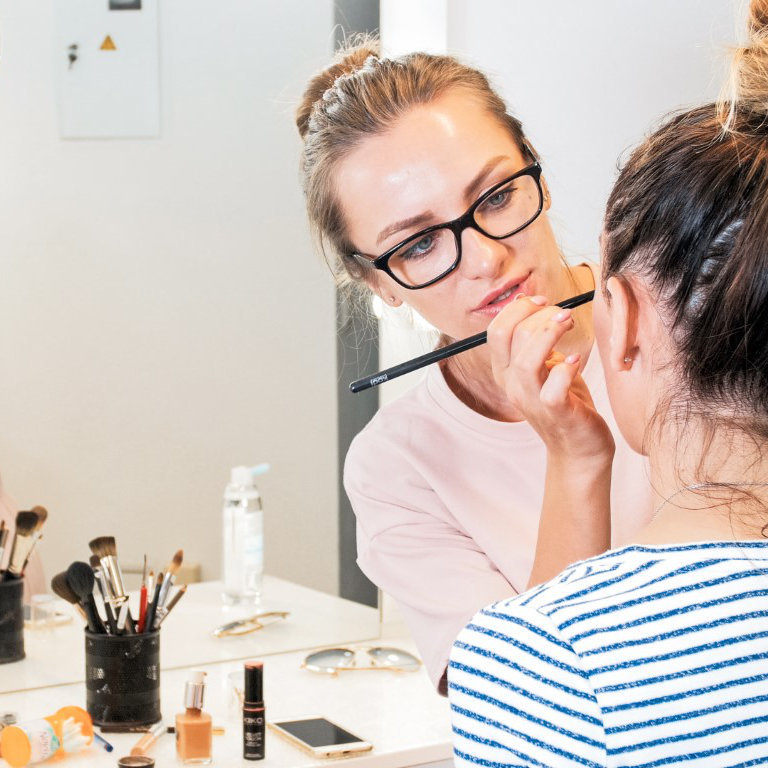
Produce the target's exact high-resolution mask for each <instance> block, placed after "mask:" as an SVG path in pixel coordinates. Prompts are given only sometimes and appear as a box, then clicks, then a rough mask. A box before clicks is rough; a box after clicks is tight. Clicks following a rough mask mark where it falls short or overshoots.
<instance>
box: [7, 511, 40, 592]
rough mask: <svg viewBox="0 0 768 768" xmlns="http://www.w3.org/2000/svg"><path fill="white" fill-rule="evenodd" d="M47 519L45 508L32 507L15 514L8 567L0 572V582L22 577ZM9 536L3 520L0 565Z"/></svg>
mask: <svg viewBox="0 0 768 768" xmlns="http://www.w3.org/2000/svg"><path fill="white" fill-rule="evenodd" d="M47 519H48V510H47V509H46V508H45V507H32V509H30V510H25V511H22V512H17V513H16V528H15V531H14V533H13V540H12V541H11V545H10V555H9V557H8V565H7V566H6V567H5V569H4V570H0V581H5V580H10V579H20V578H22V577H23V576H24V569H25V568H26V567H27V563H28V562H29V558H30V557H31V556H32V552H33V551H34V549H35V547H36V546H37V542H38V541H40V539H42V538H43V533H42V528H43V525H44V524H45V521H46V520H47ZM10 534H11V530H10V528H8V526H6V524H5V521H4V520H0V564H1V563H2V562H3V558H4V557H5V552H6V550H7V549H8V540H9V539H10V538H11V535H10Z"/></svg>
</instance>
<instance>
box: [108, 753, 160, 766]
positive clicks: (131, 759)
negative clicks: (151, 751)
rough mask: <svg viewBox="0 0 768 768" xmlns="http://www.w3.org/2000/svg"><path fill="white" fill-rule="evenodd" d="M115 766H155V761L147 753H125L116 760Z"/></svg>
mask: <svg viewBox="0 0 768 768" xmlns="http://www.w3.org/2000/svg"><path fill="white" fill-rule="evenodd" d="M117 768H155V761H154V759H153V758H151V757H149V756H148V755H126V756H125V757H121V758H120V759H119V760H118V761H117Z"/></svg>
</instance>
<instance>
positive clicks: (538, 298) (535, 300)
mask: <svg viewBox="0 0 768 768" xmlns="http://www.w3.org/2000/svg"><path fill="white" fill-rule="evenodd" d="M529 299H530V300H531V301H532V302H533V303H534V304H538V305H539V306H540V307H543V306H544V305H545V304H546V303H547V297H546V296H530V297H529Z"/></svg>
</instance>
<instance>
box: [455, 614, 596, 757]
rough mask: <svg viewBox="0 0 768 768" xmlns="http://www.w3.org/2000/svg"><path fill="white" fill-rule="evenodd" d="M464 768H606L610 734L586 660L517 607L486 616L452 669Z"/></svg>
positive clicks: (458, 753) (470, 630) (539, 618)
mask: <svg viewBox="0 0 768 768" xmlns="http://www.w3.org/2000/svg"><path fill="white" fill-rule="evenodd" d="M448 694H449V698H450V702H451V719H452V723H453V734H454V757H455V762H456V765H457V766H460V767H461V768H469V767H470V766H472V767H473V768H474V767H475V766H484V767H486V768H496V767H497V766H498V767H499V768H500V767H501V766H505V767H506V766H510V767H511V766H557V768H567V767H568V766H596V767H597V766H604V765H605V764H606V744H605V733H604V729H603V724H602V716H601V713H600V709H599V707H598V704H597V700H596V698H595V694H594V691H593V690H592V687H591V684H590V680H589V678H588V676H587V675H586V674H585V672H584V671H583V669H582V668H581V664H580V659H579V657H578V655H577V654H576V653H575V652H574V650H573V648H572V647H571V646H570V644H569V643H567V642H565V641H564V640H563V639H562V637H561V635H560V633H559V632H558V631H557V629H556V627H554V626H553V624H552V622H551V620H550V619H549V618H548V617H547V616H545V615H542V614H541V613H539V612H538V611H536V610H535V609H534V608H532V607H529V606H527V605H524V604H522V603H521V602H520V601H515V603H514V604H510V603H505V604H504V609H503V612H502V611H498V610H496V609H495V606H490V607H488V608H486V609H484V610H482V611H480V612H479V613H478V614H477V615H476V616H475V617H474V619H473V620H472V623H470V624H469V625H468V626H467V627H465V629H464V630H463V631H462V632H461V634H460V635H459V636H458V638H457V640H456V643H455V644H454V647H453V652H452V653H451V660H450V664H449V667H448Z"/></svg>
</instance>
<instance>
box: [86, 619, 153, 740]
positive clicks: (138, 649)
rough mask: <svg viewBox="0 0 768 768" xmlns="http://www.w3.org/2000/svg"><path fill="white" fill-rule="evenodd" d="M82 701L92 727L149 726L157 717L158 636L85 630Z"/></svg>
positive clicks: (149, 633)
mask: <svg viewBox="0 0 768 768" xmlns="http://www.w3.org/2000/svg"><path fill="white" fill-rule="evenodd" d="M85 702H86V709H87V710H88V714H90V716H91V717H92V718H93V722H94V723H95V724H96V725H107V724H110V725H111V724H115V723H120V724H121V725H151V724H152V723H156V722H157V721H158V720H160V719H161V717H162V715H161V714H160V633H159V632H145V633H142V634H137V635H103V634H95V633H93V632H89V631H88V630H86V631H85Z"/></svg>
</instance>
